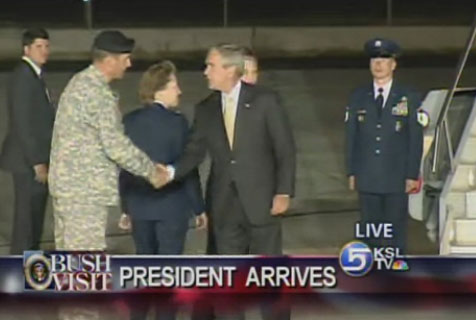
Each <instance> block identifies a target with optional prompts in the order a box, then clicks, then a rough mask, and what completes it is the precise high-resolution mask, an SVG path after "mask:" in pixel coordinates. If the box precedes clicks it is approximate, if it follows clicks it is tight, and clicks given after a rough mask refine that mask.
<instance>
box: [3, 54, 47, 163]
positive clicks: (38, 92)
mask: <svg viewBox="0 0 476 320" xmlns="http://www.w3.org/2000/svg"><path fill="white" fill-rule="evenodd" d="M7 100H8V101H7V105H8V124H9V126H8V132H7V136H6V138H5V140H4V142H3V147H2V151H1V154H0V167H1V168H3V169H5V170H7V171H10V172H28V171H30V170H32V168H33V166H34V165H36V164H42V163H45V164H47V163H48V162H49V158H50V146H51V136H52V132H53V123H54V118H55V111H54V108H53V106H52V105H51V103H50V101H49V98H48V94H47V89H46V86H45V83H44V82H43V80H42V79H40V78H39V77H38V75H37V74H36V73H35V71H34V70H33V68H32V67H31V66H30V65H29V64H28V63H27V62H26V61H23V60H22V61H21V62H20V63H19V64H18V65H17V66H16V68H15V69H14V70H13V73H12V74H11V77H10V80H9V85H8V92H7Z"/></svg>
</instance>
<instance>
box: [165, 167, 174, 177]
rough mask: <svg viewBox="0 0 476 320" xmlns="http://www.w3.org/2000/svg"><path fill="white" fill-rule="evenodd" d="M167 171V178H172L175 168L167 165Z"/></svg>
mask: <svg viewBox="0 0 476 320" xmlns="http://www.w3.org/2000/svg"><path fill="white" fill-rule="evenodd" d="M166 168H167V172H168V173H169V179H170V180H173V179H174V178H175V168H174V167H173V166H171V165H167V166H166Z"/></svg>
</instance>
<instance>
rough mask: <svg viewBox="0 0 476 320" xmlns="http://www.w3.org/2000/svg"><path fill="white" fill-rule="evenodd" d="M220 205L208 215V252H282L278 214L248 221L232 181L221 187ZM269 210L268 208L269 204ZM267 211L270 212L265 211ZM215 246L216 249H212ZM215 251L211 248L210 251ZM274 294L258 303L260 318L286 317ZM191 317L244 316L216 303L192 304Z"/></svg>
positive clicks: (276, 319) (195, 319)
mask: <svg viewBox="0 0 476 320" xmlns="http://www.w3.org/2000/svg"><path fill="white" fill-rule="evenodd" d="M223 192H224V194H223V198H222V200H223V201H222V203H221V206H220V207H219V208H218V210H217V212H213V214H212V216H211V222H212V223H211V226H210V227H211V231H212V233H211V234H209V237H208V240H209V241H213V242H212V243H209V245H208V246H207V251H208V252H209V253H218V254H222V255H236V254H263V255H281V254H282V233H281V218H279V217H276V220H275V222H274V223H272V224H269V225H264V226H256V225H253V224H251V223H250V221H249V219H248V217H247V216H246V213H245V212H244V209H243V206H242V204H241V201H240V199H239V196H238V191H237V189H236V186H235V185H234V184H230V185H229V187H228V188H227V190H223ZM270 212H271V208H270ZM269 214H271V213H269ZM215 250H216V251H215ZM211 251H215V252H211ZM276 298H279V297H275V298H274V299H273V298H271V299H270V300H269V301H268V303H267V304H263V305H262V306H261V315H262V318H263V320H289V319H290V317H291V315H290V309H289V308H288V307H279V308H278V307H277V303H276ZM192 319H193V320H199V319H200V320H208V319H227V320H228V319H237V320H238V319H244V313H243V312H239V313H236V312H233V313H229V312H227V310H220V308H219V306H213V305H210V306H204V305H200V306H196V308H195V310H194V312H193V315H192Z"/></svg>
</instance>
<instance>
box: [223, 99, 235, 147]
mask: <svg viewBox="0 0 476 320" xmlns="http://www.w3.org/2000/svg"><path fill="white" fill-rule="evenodd" d="M233 109H234V101H233V98H232V97H226V99H225V108H224V110H223V120H224V122H225V130H226V136H227V138H228V143H229V144H230V149H233V135H234V133H235V113H234V112H233V111H234V110H233Z"/></svg>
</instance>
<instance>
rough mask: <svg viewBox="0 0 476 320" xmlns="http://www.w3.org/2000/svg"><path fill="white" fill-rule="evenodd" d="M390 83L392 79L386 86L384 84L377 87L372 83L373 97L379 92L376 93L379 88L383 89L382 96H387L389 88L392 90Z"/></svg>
mask: <svg viewBox="0 0 476 320" xmlns="http://www.w3.org/2000/svg"><path fill="white" fill-rule="evenodd" d="M392 83H393V79H391V80H390V81H389V82H387V83H386V84H384V85H383V86H381V85H378V84H377V83H376V82H375V81H374V94H375V95H374V96H375V97H376V96H378V94H379V92H378V89H379V88H382V89H383V92H382V94H383V95H384V96H388V94H389V92H390V88H392Z"/></svg>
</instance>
